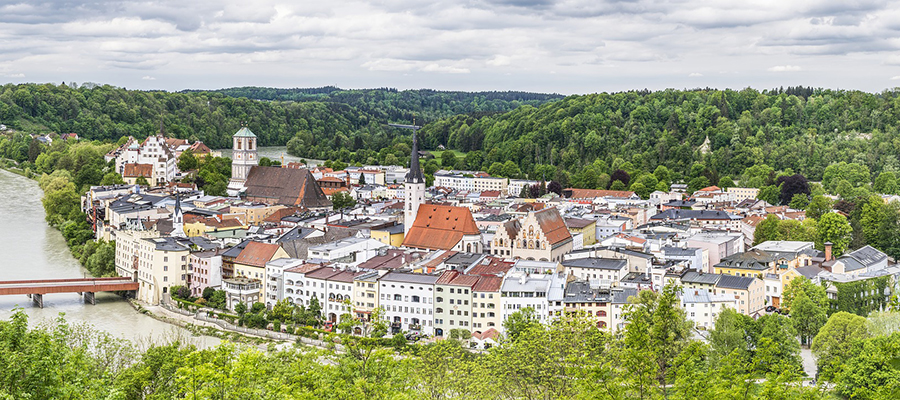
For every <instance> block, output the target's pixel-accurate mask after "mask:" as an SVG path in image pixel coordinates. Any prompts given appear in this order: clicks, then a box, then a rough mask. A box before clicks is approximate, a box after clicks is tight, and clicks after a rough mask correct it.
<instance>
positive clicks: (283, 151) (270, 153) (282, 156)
mask: <svg viewBox="0 0 900 400" xmlns="http://www.w3.org/2000/svg"><path fill="white" fill-rule="evenodd" d="M215 151H220V152H222V157H228V158H231V149H218V150H215ZM256 153H257V155H259V158H263V157H267V158H268V159H270V160H272V161H282V160H284V162H285V163H289V162H300V160H306V162H307V163H308V164H310V165H313V166H316V165H319V164H322V163H323V161H322V160H315V159H312V158H302V157H295V156H292V155H290V154H288V153H287V146H263V147H259V148H257V152H256Z"/></svg>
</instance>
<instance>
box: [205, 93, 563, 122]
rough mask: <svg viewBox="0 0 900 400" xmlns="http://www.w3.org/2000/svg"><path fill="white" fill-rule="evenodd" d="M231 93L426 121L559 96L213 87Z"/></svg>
mask: <svg viewBox="0 0 900 400" xmlns="http://www.w3.org/2000/svg"><path fill="white" fill-rule="evenodd" d="M213 92H216V93H221V94H224V95H226V96H231V97H246V98H248V99H253V100H270V101H303V102H306V101H320V102H329V103H339V104H347V105H349V106H352V107H356V108H357V109H359V110H362V111H364V112H365V113H367V114H369V115H372V116H374V117H375V118H378V119H379V120H383V121H390V122H407V121H408V122H412V121H413V119H414V118H416V119H417V120H418V121H419V122H429V121H433V120H436V119H439V118H445V117H450V116H453V115H457V114H470V113H497V112H506V111H510V110H514V109H516V108H517V107H519V106H521V105H531V106H539V105H541V104H544V103H547V102H550V101H555V100H559V99H561V98H563V96H562V95H559V94H544V93H529V92H455V91H452V92H445V91H438V90H430V89H419V90H402V91H401V90H397V89H392V88H379V89H359V90H345V89H340V88H336V87H334V86H327V87H321V88H296V89H277V88H266V87H256V86H246V87H236V88H228V89H219V90H214V91H213Z"/></svg>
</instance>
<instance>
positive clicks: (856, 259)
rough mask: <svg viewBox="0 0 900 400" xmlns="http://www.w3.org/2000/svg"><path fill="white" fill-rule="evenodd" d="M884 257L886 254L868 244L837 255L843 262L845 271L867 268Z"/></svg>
mask: <svg viewBox="0 0 900 400" xmlns="http://www.w3.org/2000/svg"><path fill="white" fill-rule="evenodd" d="M886 259H887V254H884V253H882V252H880V251H878V250H877V249H875V248H874V247H872V246H868V245H866V246H863V247H861V248H859V249H857V250H854V251H852V252H850V253H847V254H844V255H842V256H840V257H838V260H839V261H841V262H843V263H844V270H845V271H856V270H859V269H863V268H868V267H871V266H874V265H876V264H878V263H880V262H883V261H884V260H886Z"/></svg>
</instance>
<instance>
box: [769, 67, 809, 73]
mask: <svg viewBox="0 0 900 400" xmlns="http://www.w3.org/2000/svg"><path fill="white" fill-rule="evenodd" d="M802 70H803V68H801V67H799V66H797V65H776V66H774V67H770V68H769V69H768V70H767V71H769V72H797V71H802Z"/></svg>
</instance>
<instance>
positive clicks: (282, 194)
mask: <svg viewBox="0 0 900 400" xmlns="http://www.w3.org/2000/svg"><path fill="white" fill-rule="evenodd" d="M244 186H245V187H246V188H247V191H246V192H245V193H246V195H247V197H248V198H252V197H257V198H266V199H274V200H275V202H276V203H278V204H284V205H291V206H302V207H306V208H318V207H329V206H331V201H330V200H328V198H327V197H325V193H324V192H322V188H320V187H319V184H318V183H316V179H315V178H314V177H313V176H312V174H311V173H310V172H309V170H307V169H293V168H278V167H261V166H254V167H253V168H251V169H250V173H249V174H248V175H247V182H246V183H245V184H244Z"/></svg>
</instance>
